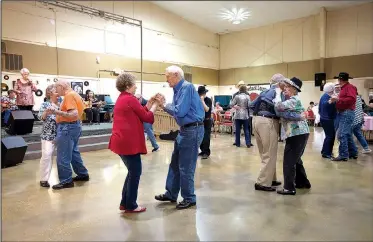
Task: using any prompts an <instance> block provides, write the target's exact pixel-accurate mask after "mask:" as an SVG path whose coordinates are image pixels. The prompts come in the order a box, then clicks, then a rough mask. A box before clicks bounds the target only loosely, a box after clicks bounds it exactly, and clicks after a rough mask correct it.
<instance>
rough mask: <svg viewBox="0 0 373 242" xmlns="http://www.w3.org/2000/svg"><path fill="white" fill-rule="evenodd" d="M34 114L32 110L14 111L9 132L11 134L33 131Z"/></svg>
mask: <svg viewBox="0 0 373 242" xmlns="http://www.w3.org/2000/svg"><path fill="white" fill-rule="evenodd" d="M34 119H35V117H34V115H33V114H32V112H31V111H30V110H16V111H12V114H11V115H10V119H9V124H10V125H9V129H8V133H9V134H11V135H23V134H30V133H32V129H33V126H34Z"/></svg>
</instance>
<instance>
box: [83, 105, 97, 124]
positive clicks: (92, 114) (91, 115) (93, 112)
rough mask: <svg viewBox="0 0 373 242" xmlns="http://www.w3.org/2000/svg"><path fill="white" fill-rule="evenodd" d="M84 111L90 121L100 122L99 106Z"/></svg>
mask: <svg viewBox="0 0 373 242" xmlns="http://www.w3.org/2000/svg"><path fill="white" fill-rule="evenodd" d="M84 112H85V113H86V114H87V120H88V121H89V122H92V121H93V122H94V123H99V122H100V112H99V110H98V109H97V108H86V109H84Z"/></svg>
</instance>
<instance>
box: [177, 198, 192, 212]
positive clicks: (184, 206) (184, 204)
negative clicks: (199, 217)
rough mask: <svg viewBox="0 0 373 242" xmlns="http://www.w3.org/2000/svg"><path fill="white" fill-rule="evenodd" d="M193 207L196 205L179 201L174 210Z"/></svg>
mask: <svg viewBox="0 0 373 242" xmlns="http://www.w3.org/2000/svg"><path fill="white" fill-rule="evenodd" d="M193 206H196V203H195V202H194V203H192V202H186V201H184V200H183V201H181V202H180V203H179V204H178V205H176V209H179V210H180V209H186V208H190V207H193Z"/></svg>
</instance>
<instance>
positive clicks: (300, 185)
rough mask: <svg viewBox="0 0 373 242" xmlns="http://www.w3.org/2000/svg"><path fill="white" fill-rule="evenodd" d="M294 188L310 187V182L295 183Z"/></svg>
mask: <svg viewBox="0 0 373 242" xmlns="http://www.w3.org/2000/svg"><path fill="white" fill-rule="evenodd" d="M295 188H298V189H310V188H311V184H310V183H307V184H295Z"/></svg>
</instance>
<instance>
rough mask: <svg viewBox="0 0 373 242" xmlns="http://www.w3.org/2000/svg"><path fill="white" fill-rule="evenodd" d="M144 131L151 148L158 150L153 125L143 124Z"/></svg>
mask: <svg viewBox="0 0 373 242" xmlns="http://www.w3.org/2000/svg"><path fill="white" fill-rule="evenodd" d="M144 131H145V133H146V134H147V135H148V137H149V140H150V143H152V146H153V148H154V149H158V148H159V146H158V144H157V140H156V138H155V136H154V133H153V125H152V124H150V123H144Z"/></svg>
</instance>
